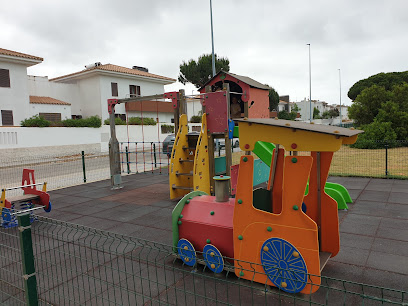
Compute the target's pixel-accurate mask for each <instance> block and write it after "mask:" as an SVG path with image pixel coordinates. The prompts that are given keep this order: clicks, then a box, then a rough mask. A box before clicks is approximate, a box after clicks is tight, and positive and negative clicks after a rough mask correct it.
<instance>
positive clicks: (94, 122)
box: [79, 116, 102, 128]
mask: <svg viewBox="0 0 408 306" xmlns="http://www.w3.org/2000/svg"><path fill="white" fill-rule="evenodd" d="M79 120H85V122H86V126H87V127H93V128H99V127H101V126H102V119H101V118H100V117H99V116H91V117H89V118H86V119H79Z"/></svg>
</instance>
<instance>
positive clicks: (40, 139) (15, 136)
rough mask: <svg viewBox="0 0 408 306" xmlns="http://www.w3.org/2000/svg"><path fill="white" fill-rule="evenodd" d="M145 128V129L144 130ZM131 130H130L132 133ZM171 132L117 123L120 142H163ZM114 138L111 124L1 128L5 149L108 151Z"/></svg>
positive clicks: (152, 127) (150, 126)
mask: <svg viewBox="0 0 408 306" xmlns="http://www.w3.org/2000/svg"><path fill="white" fill-rule="evenodd" d="M189 126H190V131H191V130H192V126H201V124H199V123H189ZM142 130H143V131H142ZM128 131H129V132H128ZM168 135H169V134H162V133H161V128H160V127H159V125H147V126H143V128H142V126H140V125H129V127H127V126H126V125H121V126H116V137H117V139H118V141H119V142H127V141H128V137H129V141H130V142H141V141H145V142H159V141H160V142H161V141H163V140H164V139H165V138H166V137H167V136H168ZM109 139H110V127H109V125H103V126H102V127H101V128H66V127H49V128H24V127H2V128H0V154H1V149H19V148H35V147H56V146H69V145H72V146H74V145H75V146H78V145H89V144H100V147H101V150H102V151H103V152H107V151H108V149H109V147H108V145H109Z"/></svg>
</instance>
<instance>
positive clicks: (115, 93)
mask: <svg viewBox="0 0 408 306" xmlns="http://www.w3.org/2000/svg"><path fill="white" fill-rule="evenodd" d="M111 88H112V97H117V96H118V95H119V94H118V83H113V82H112V83H111Z"/></svg>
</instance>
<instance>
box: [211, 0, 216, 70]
mask: <svg viewBox="0 0 408 306" xmlns="http://www.w3.org/2000/svg"><path fill="white" fill-rule="evenodd" d="M210 15H211V43H212V73H213V77H214V76H215V55H214V34H213V18H212V1H211V0H210Z"/></svg>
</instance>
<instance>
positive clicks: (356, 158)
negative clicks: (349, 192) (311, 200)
mask: <svg viewBox="0 0 408 306" xmlns="http://www.w3.org/2000/svg"><path fill="white" fill-rule="evenodd" d="M365 145H366V146H367V147H370V148H371V149H357V148H352V147H351V146H349V145H343V146H342V147H341V149H340V150H339V151H337V152H335V153H334V156H333V161H332V164H331V167H330V173H329V174H330V175H333V176H358V177H379V178H396V179H408V141H393V142H390V141H365Z"/></svg>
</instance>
